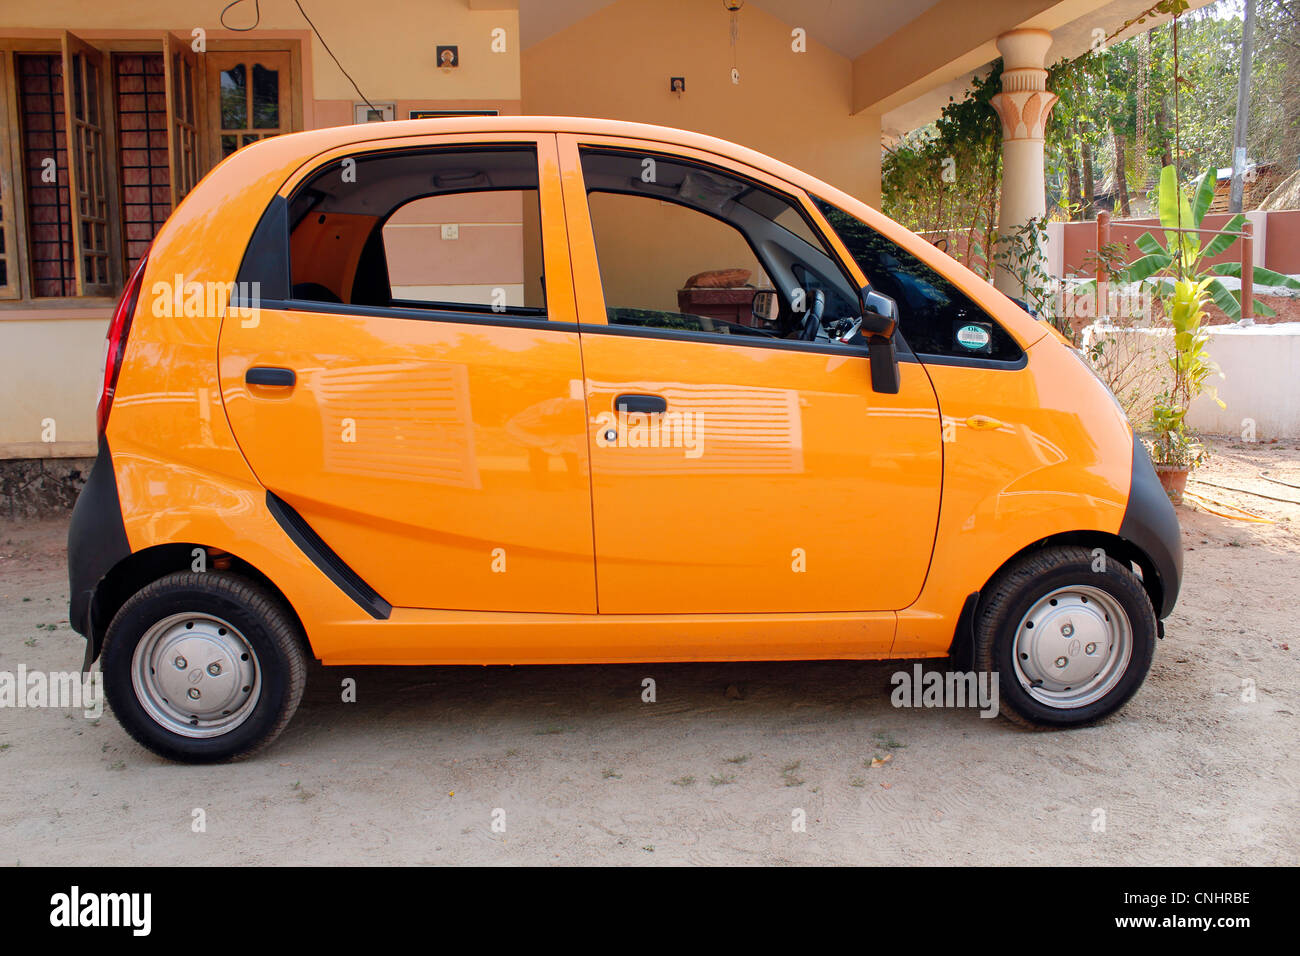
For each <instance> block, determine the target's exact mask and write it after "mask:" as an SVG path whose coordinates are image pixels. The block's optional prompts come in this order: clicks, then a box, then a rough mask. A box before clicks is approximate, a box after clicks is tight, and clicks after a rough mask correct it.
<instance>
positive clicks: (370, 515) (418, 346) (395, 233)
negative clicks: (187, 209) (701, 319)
mask: <svg viewBox="0 0 1300 956" xmlns="http://www.w3.org/2000/svg"><path fill="white" fill-rule="evenodd" d="M403 190H404V192H403ZM277 201H279V202H282V203H284V206H283V208H282V210H281V214H280V219H281V220H282V221H284V222H285V223H286V225H285V229H287V231H288V236H287V237H282V239H281V240H280V241H287V242H288V245H289V259H290V264H289V269H290V272H291V274H290V276H289V279H288V281H287V283H284V285H283V286H282V288H281V290H280V291H279V292H278V294H279V295H281V296H283V298H281V299H274V298H272V299H270V300H263V301H261V303H260V308H259V309H258V310H257V314H256V315H251V316H242V315H240V314H237V313H236V312H233V311H231V312H228V313H227V315H226V317H225V320H224V321H223V325H222V332H221V339H220V349H219V351H220V375H221V387H222V398H223V400H224V403H225V407H226V410H227V413H228V416H229V420H230V424H231V426H232V428H233V430H234V434H235V436H236V439H237V440H238V442H239V445H240V447H241V449H242V450H243V452H244V455H245V456H246V458H247V460H248V462H249V464H250V465H251V467H252V469H253V471H254V472H255V473H256V475H257V477H258V479H259V481H260V482H261V483H262V484H263V485H265V487H266V489H267V490H268V491H269V492H271V493H272V494H273V495H275V496H276V498H277V499H279V500H280V501H281V502H283V503H284V504H285V505H287V506H288V508H290V509H292V512H296V514H297V516H298V517H299V518H300V519H301V520H302V521H303V522H305V523H306V525H307V526H309V528H310V529H311V530H312V531H314V532H315V534H316V535H318V536H319V537H320V539H322V540H323V542H324V543H325V545H327V546H328V548H329V549H330V550H332V551H333V552H334V553H335V554H336V555H337V556H338V558H339V559H341V560H342V562H344V563H345V564H346V565H347V566H348V567H349V568H351V569H352V570H353V571H354V572H356V574H358V575H359V576H360V577H361V578H362V580H363V581H364V582H366V583H367V584H368V585H370V587H372V588H373V589H374V590H375V591H377V592H378V593H379V595H380V596H381V597H383V598H384V599H385V600H387V601H388V602H389V603H391V604H393V605H396V606H399V607H403V606H404V607H416V608H442V609H465V610H482V611H553V612H592V611H594V610H595V587H594V565H593V561H594V559H593V551H592V536H591V503H590V483H589V476H588V467H589V466H588V457H587V444H586V422H585V409H584V402H583V394H582V360H581V354H580V348H579V340H578V335H577V331H576V326H575V324H574V322H575V313H574V301H573V294H572V282H571V278H570V270H569V265H568V261H567V255H566V250H565V237H564V229H563V210H562V208H561V195H560V186H559V181H558V172H557V166H556V147H555V138H554V136H553V135H550V134H545V135H533V134H494V135H479V136H475V137H471V138H466V137H454V136H440V137H432V138H420V139H414V138H410V137H406V138H403V139H401V140H394V141H389V142H380V143H375V144H367V145H366V146H365V147H364V148H361V147H357V146H353V147H351V148H350V149H347V150H336V151H334V152H333V153H330V154H326V155H323V156H321V157H319V158H318V159H317V160H314V161H313V164H312V167H311V169H309V170H307V171H305V172H303V173H301V174H300V175H299V176H297V177H295V179H294V181H292V182H290V183H288V184H286V186H285V188H284V190H282V194H281V197H280V198H279V199H278V200H277ZM274 212H275V210H272V211H271V212H269V213H268V216H267V217H266V218H265V219H264V227H265V226H266V222H267V220H268V219H274V218H275V217H274V216H273V215H272V213H274ZM255 241H256V240H255ZM245 261H246V262H247V261H248V260H247V258H246V260H245ZM275 294H277V293H276V292H275V291H273V292H272V295H275Z"/></svg>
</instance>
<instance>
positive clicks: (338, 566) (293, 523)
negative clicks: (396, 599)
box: [266, 491, 393, 621]
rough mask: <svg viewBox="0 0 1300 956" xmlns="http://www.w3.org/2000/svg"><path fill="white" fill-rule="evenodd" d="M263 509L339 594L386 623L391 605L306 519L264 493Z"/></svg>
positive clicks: (287, 505) (271, 495) (274, 497)
mask: <svg viewBox="0 0 1300 956" xmlns="http://www.w3.org/2000/svg"><path fill="white" fill-rule="evenodd" d="M266 507H267V509H268V510H269V511H270V512H271V516H272V517H274V518H275V520H276V523H277V524H279V525H280V527H281V528H283V529H284V533H285V534H287V535H288V536H289V537H290V538H291V539H292V540H293V543H294V544H296V545H297V546H298V547H299V549H300V550H301V551H302V553H303V554H305V555H307V557H308V558H310V559H311V562H312V564H314V565H316V567H318V568H320V570H321V572H322V573H323V574H324V575H325V576H326V577H327V578H329V579H330V580H331V581H333V582H334V583H335V584H337V585H338V586H339V590H340V591H342V592H343V593H344V594H346V595H347V596H348V597H350V598H352V600H354V601H356V602H357V605H358V606H359V607H360V608H361V609H362V610H363V611H365V612H366V613H367V614H369V615H370V616H371V617H373V618H375V619H376V620H379V621H386V620H388V617H389V615H390V614H392V613H393V606H392V605H391V604H389V603H388V602H387V601H385V600H384V599H383V598H381V597H380V596H379V594H378V593H377V592H376V591H375V589H374V588H372V587H371V586H370V585H369V584H367V583H366V582H365V581H363V580H362V579H361V575H359V574H357V572H355V571H353V570H352V569H351V568H350V567H348V565H347V562H345V561H344V560H343V559H342V558H340V557H339V556H338V555H337V554H335V553H334V551H333V550H332V549H331V548H330V546H329V545H328V544H326V543H325V542H324V541H323V540H321V536H320V535H318V534H317V533H316V532H315V531H314V530H312V527H311V525H309V524H308V523H307V521H306V519H304V518H303V516H302V515H300V514H298V512H296V511H294V510H293V508H292V507H290V506H289V504H288V502H286V501H285V500H284V499H282V498H278V497H276V496H275V495H274V494H272V493H271V492H269V491H268V492H267V493H266Z"/></svg>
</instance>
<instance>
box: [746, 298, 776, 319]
mask: <svg viewBox="0 0 1300 956" xmlns="http://www.w3.org/2000/svg"><path fill="white" fill-rule="evenodd" d="M750 313H751V314H752V315H753V316H754V318H756V319H758V320H759V321H760V322H775V321H776V320H777V317H778V316H779V315H780V314H781V300H780V299H778V298H777V297H776V293H775V292H766V291H764V292H755V293H754V302H753V305H751V306H750Z"/></svg>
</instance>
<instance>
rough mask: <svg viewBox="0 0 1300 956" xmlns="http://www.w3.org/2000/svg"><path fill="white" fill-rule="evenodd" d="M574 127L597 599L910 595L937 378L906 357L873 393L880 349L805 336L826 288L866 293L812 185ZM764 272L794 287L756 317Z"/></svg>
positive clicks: (717, 602) (763, 605)
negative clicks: (830, 238)
mask: <svg viewBox="0 0 1300 956" xmlns="http://www.w3.org/2000/svg"><path fill="white" fill-rule="evenodd" d="M559 140H560V154H561V162H562V164H563V175H564V187H565V189H564V199H565V207H566V212H567V215H568V227H569V237H570V248H571V254H572V256H573V267H574V282H575V292H576V295H577V299H578V308H579V318H580V322H581V329H582V356H583V363H584V371H585V377H586V396H587V413H588V419H587V434H588V451H589V454H590V458H591V476H592V509H593V518H594V528H595V543H596V565H597V582H598V583H597V590H598V604H599V610H600V612H601V613H602V614H604V613H614V614H634V613H650V614H669V613H747V612H760V613H782V612H833V611H888V610H894V609H899V608H903V607H906V606H907V605H908V604H910V603H911V602H912V601H914V600H915V599H916V597H917V595H918V594H919V593H920V590H921V586H922V584H923V583H924V581H925V577H926V573H927V569H928V566H929V562H930V556H931V551H932V547H933V544H934V536H935V526H936V522H937V519H938V512H939V498H940V486H941V477H942V454H941V429H940V422H939V414H938V408H937V406H936V400H935V395H934V391H933V389H932V388H931V386H930V382H929V379H928V378H927V376H926V373H925V370H924V369H923V368H922V367H921V366H920V365H919V364H917V363H915V362H904V363H903V364H902V367H901V373H902V385H901V389H900V391H899V393H898V394H896V395H886V394H879V393H875V392H873V391H872V389H871V374H870V370H869V360H868V358H867V355H866V350H865V348H862V347H857V346H852V345H846V344H841V343H838V342H832V341H828V340H827V339H826V337H825V335H824V334H823V335H822V338H821V341H813V342H808V341H802V340H799V339H798V338H796V337H790V336H791V335H793V334H794V333H795V331H796V330H797V329H798V327H799V326H800V325H801V323H802V321H803V318H804V315H805V312H806V309H807V307H809V301H808V300H809V299H810V298H811V297H812V296H813V295H815V294H816V292H817V291H818V290H819V289H820V291H821V294H822V295H824V296H825V300H826V308H827V310H828V312H827V314H828V316H829V315H831V314H833V313H835V312H839V314H844V312H845V311H846V310H854V311H855V307H854V306H853V305H851V304H850V299H852V301H856V291H857V289H856V287H855V286H854V284H853V276H854V273H853V271H852V267H851V266H849V265H848V264H846V263H845V262H844V261H842V259H841V258H840V254H839V253H837V252H836V251H835V250H834V247H833V245H830V244H828V243H827V241H826V240H825V239H824V237H823V236H822V234H821V232H820V229H821V228H822V226H821V220H820V217H819V216H818V214H817V213H816V211H815V210H814V208H813V207H812V205H811V203H809V202H808V200H807V198H806V197H804V196H803V195H802V194H801V192H800V191H799V190H797V189H795V188H794V187H791V186H790V185H788V184H785V183H782V182H780V181H778V180H775V179H773V178H772V177H769V176H767V175H765V174H763V173H761V172H759V171H756V170H753V169H750V168H747V167H740V166H739V165H737V164H734V163H732V162H730V161H724V160H722V159H720V158H719V157H717V156H712V155H711V154H708V153H702V152H698V151H694V150H690V149H686V148H684V147H665V146H663V145H662V144H654V143H649V142H645V141H638V140H625V139H616V138H609V137H596V136H581V137H577V136H565V135H561V136H560V138H559ZM746 272H747V273H748V275H746V274H745V273H746ZM709 273H712V275H710V274H709ZM859 281H860V276H859ZM756 287H767V288H772V289H774V290H775V291H776V294H777V296H778V298H779V301H780V302H781V303H782V305H781V315H780V317H779V318H778V319H776V320H775V321H774V322H773V323H765V322H763V321H762V320H761V319H755V318H753V317H752V316H751V315H750V310H749V304H748V301H747V298H746V297H748V298H750V299H752V296H753V292H754V290H755V288H756ZM729 299H730V300H741V302H740V304H739V305H737V303H736V302H734V301H732V302H729V301H728V300H729ZM728 310H730V311H728ZM887 630H888V629H883V630H881V633H879V634H872V635H865V634H864V641H863V648H864V649H871V648H875V649H877V650H882V651H883V650H887V649H888V646H889V642H890V640H891V639H892V632H888V633H887Z"/></svg>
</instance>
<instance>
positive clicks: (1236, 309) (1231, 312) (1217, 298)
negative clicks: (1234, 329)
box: [1209, 279, 1241, 321]
mask: <svg viewBox="0 0 1300 956" xmlns="http://www.w3.org/2000/svg"><path fill="white" fill-rule="evenodd" d="M1209 288H1210V295H1211V296H1212V297H1213V298H1214V304H1215V305H1217V306H1218V307H1219V308H1220V309H1222V310H1223V314H1224V315H1226V316H1227V317H1228V318H1230V319H1232V320H1233V321H1236V320H1237V319H1240V318H1241V303H1239V302H1238V301H1237V299H1236V297H1235V296H1234V295H1233V294H1232V293H1231V292H1229V291H1228V287H1227V286H1226V285H1224V284H1223V283H1222V282H1220V281H1219V280H1218V279H1211V280H1210V286H1209Z"/></svg>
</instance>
